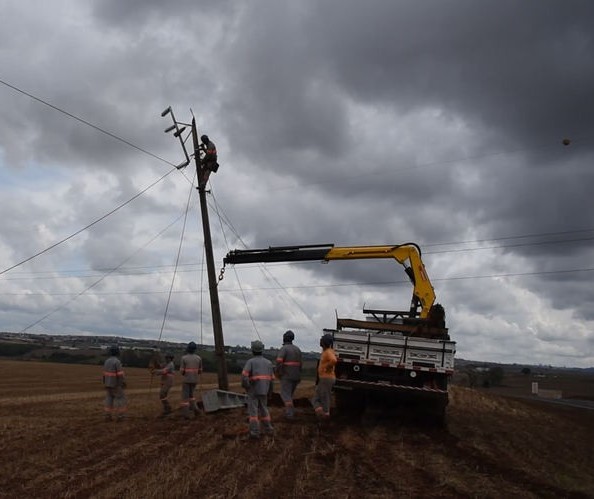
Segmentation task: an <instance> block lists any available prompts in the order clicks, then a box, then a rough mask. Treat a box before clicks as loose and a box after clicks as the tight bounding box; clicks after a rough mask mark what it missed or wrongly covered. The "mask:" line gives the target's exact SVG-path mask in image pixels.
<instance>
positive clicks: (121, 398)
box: [105, 386, 128, 419]
mask: <svg viewBox="0 0 594 499" xmlns="http://www.w3.org/2000/svg"><path fill="white" fill-rule="evenodd" d="M127 409H128V401H127V400H126V395H125V394H124V389H123V388H122V387H121V386H114V387H109V386H106V387H105V417H106V418H107V419H110V418H111V416H117V417H118V418H119V419H121V418H123V417H124V413H125V412H126V410H127Z"/></svg>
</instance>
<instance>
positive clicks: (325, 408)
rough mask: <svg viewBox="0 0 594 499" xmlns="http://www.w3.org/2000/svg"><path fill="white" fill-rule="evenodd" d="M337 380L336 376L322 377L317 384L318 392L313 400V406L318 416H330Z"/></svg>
mask: <svg viewBox="0 0 594 499" xmlns="http://www.w3.org/2000/svg"><path fill="white" fill-rule="evenodd" d="M335 382H336V379H335V378H320V379H319V381H318V384H317V385H316V393H315V395H314V398H313V400H312V404H313V407H314V409H315V411H316V416H318V417H323V416H325V417H328V416H330V404H331V402H332V387H333V386H334V383H335Z"/></svg>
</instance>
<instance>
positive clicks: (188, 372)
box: [179, 341, 202, 419]
mask: <svg viewBox="0 0 594 499" xmlns="http://www.w3.org/2000/svg"><path fill="white" fill-rule="evenodd" d="M196 350H197V346H196V343H194V342H193V341H190V343H188V346H187V347H186V354H185V355H184V356H183V357H182V358H181V364H180V366H179V370H180V372H181V374H182V376H183V383H182V400H181V410H182V415H183V417H184V418H185V419H192V418H193V417H194V416H197V415H198V406H197V405H196V399H195V398H194V391H195V390H196V385H197V384H198V380H199V378H200V374H201V373H202V359H201V358H200V357H199V356H198V355H197V354H196Z"/></svg>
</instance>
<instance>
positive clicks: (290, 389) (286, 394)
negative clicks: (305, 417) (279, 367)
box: [280, 377, 300, 418]
mask: <svg viewBox="0 0 594 499" xmlns="http://www.w3.org/2000/svg"><path fill="white" fill-rule="evenodd" d="M299 381H300V380H292V379H287V378H284V377H283V378H281V380H280V396H281V399H282V400H283V402H284V404H285V416H286V417H288V418H292V417H293V416H294V415H295V408H294V406H293V394H294V393H295V389H296V388H297V385H298V384H299Z"/></svg>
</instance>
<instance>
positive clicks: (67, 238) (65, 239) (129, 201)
mask: <svg viewBox="0 0 594 499" xmlns="http://www.w3.org/2000/svg"><path fill="white" fill-rule="evenodd" d="M174 171H176V168H173V169H172V170H170V171H169V172H168V173H166V174H165V175H163V176H162V177H161V178H159V179H158V180H156V181H155V182H153V183H152V184H150V185H149V186H148V187H146V188H145V189H143V190H142V191H140V192H139V193H138V194H136V195H135V196H133V197H131V198H130V199H128V201H125V202H123V203H122V204H120V205H119V206H117V207H116V208H114V209H113V210H111V211H110V212H108V213H106V214H105V215H103V216H101V217H99V218H98V219H97V220H95V221H94V222H91V223H90V224H88V225H86V226H85V227H83V228H82V229H79V230H77V231H76V232H74V233H72V234H70V235H69V236H68V237H65V238H64V239H61V240H60V241H58V242H57V243H54V244H52V245H51V246H48V247H47V248H45V249H44V250H41V251H39V252H37V253H35V254H34V255H32V256H30V257H29V258H25V259H24V260H22V261H20V262H19V263H16V264H14V265H13V266H11V267H8V268H7V269H4V270H3V271H1V272H0V275H2V274H6V272H8V271H10V270H12V269H14V268H16V267H18V266H20V265H23V264H24V263H27V262H29V261H31V260H33V259H34V258H37V257H38V256H40V255H43V254H44V253H47V252H48V251H50V250H52V249H54V248H55V247H56V246H59V245H60V244H62V243H65V242H66V241H68V240H69V239H72V238H73V237H74V236H77V235H78V234H80V233H81V232H84V231H85V230H87V229H89V228H91V227H92V226H93V225H95V224H97V223H99V222H101V221H102V220H105V219H106V218H107V217H109V216H110V215H113V214H114V213H115V212H116V211H118V210H120V209H121V208H123V207H124V206H126V205H127V204H129V203H131V202H132V201H134V200H135V199H136V198H137V197H139V196H141V195H142V194H144V193H145V192H146V191H148V190H149V189H150V188H152V187H153V186H155V185H156V184H158V183H159V182H161V180H163V179H164V178H165V177H167V176H168V175H170V174H171V173H173V172H174Z"/></svg>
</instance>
